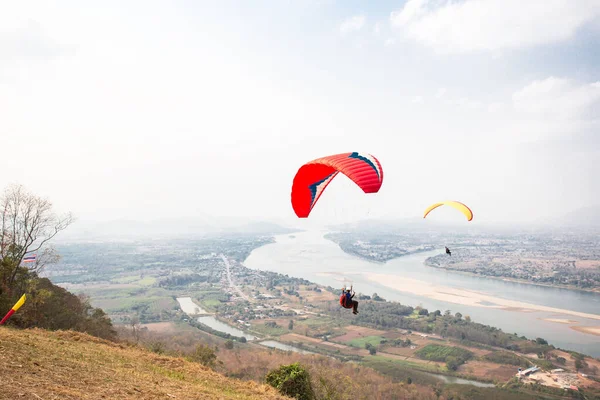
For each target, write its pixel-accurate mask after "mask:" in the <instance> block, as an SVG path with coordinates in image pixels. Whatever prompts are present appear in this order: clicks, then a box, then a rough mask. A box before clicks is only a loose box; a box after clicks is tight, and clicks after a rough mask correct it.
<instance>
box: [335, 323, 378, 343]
mask: <svg viewBox="0 0 600 400" xmlns="http://www.w3.org/2000/svg"><path fill="white" fill-rule="evenodd" d="M344 329H345V330H346V331H347V333H346V334H345V335H342V336H338V337H336V338H335V341H336V342H349V341H351V340H354V339H358V338H363V337H366V336H383V335H385V334H386V331H380V330H377V329H371V328H365V327H362V326H347V327H345V328H344Z"/></svg>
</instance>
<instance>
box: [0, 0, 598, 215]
mask: <svg viewBox="0 0 600 400" xmlns="http://www.w3.org/2000/svg"><path fill="white" fill-rule="evenodd" d="M476 3H477V4H479V5H477V4H476ZM599 48H600V3H599V2H597V1H579V2H572V1H569V0H553V1H550V2H530V3H527V4H524V3H522V2H517V1H516V0H502V1H501V0H479V1H478V2H475V1H474V0H462V1H456V2H439V1H432V0H407V1H404V0H400V1H388V0H385V1H381V2H377V3H376V4H372V3H367V2H364V1H358V0H348V1H341V0H337V1H336V0H302V1H296V2H293V1H262V0H259V1H255V2H252V4H250V3H249V2H242V1H229V0H224V1H221V2H218V3H217V2H208V1H201V2H193V3H192V2H182V1H178V2H171V3H164V2H156V1H151V2H141V1H130V2H127V3H122V2H116V1H106V2H102V4H96V3H90V2H79V1H74V0H64V1H58V2H54V3H52V4H50V3H45V2H42V1H34V2H33V3H31V2H28V3H26V4H25V3H23V4H21V3H14V2H8V1H5V2H3V12H2V13H1V14H0V108H1V109H2V116H0V129H1V131H2V133H1V138H2V145H3V148H4V149H6V150H7V151H5V152H4V153H5V154H3V156H2V157H0V169H1V170H2V174H1V175H0V189H3V188H4V187H6V186H7V185H8V184H10V183H14V182H16V183H21V184H23V185H24V186H26V187H27V188H28V189H29V190H31V191H32V192H34V193H36V194H38V195H41V196H44V197H48V198H49V199H50V200H51V201H52V202H53V203H54V204H55V206H56V209H57V211H72V212H73V213H74V214H75V215H76V216H77V217H78V218H79V221H80V222H82V223H83V222H86V221H87V222H90V223H91V221H114V220H134V221H138V220H139V221H152V220H160V219H172V218H204V217H207V216H211V217H212V216H214V217H232V218H234V219H239V218H246V219H250V220H267V221H279V222H281V223H286V224H288V225H289V224H299V226H302V224H305V225H307V226H308V225H309V224H310V223H312V222H314V223H316V224H320V223H322V224H331V223H343V222H349V221H355V220H363V219H370V218H413V217H414V218H418V217H421V216H422V212H423V210H424V209H425V207H427V206H428V205H429V204H431V203H434V202H437V201H440V200H447V199H451V200H459V201H462V202H464V203H466V204H468V205H469V206H470V207H471V209H472V210H473V212H474V215H475V218H474V220H473V222H472V223H473V224H474V226H476V225H477V224H479V223H484V224H494V223H497V224H507V223H511V222H515V221H517V222H523V223H531V224H533V223H537V222H539V221H543V220H548V219H551V218H555V217H559V216H562V215H564V214H568V213H569V212H572V211H576V210H579V209H581V208H585V207H598V206H600V203H599V201H598V200H597V199H598V198H599V197H600V196H599V195H600V179H598V177H597V176H596V175H597V172H596V173H594V172H593V171H598V166H597V165H596V164H597V162H598V160H600V157H599V156H600V137H599V136H598V132H600V52H599V51H598V49H599ZM350 151H359V152H364V153H370V154H373V155H374V156H375V157H377V158H378V159H379V161H380V162H381V164H382V167H383V170H384V180H383V186H382V188H381V190H380V192H379V193H377V194H370V195H365V194H364V193H362V191H361V190H360V189H358V188H357V187H356V186H354V185H353V184H352V183H351V182H350V181H349V179H347V178H346V177H345V176H341V175H340V176H338V177H337V178H336V179H335V180H334V181H333V182H332V184H331V185H330V186H329V187H328V188H327V190H326V192H325V193H324V195H323V196H322V197H321V199H320V200H319V202H318V203H317V205H316V206H315V208H314V210H313V212H312V214H311V215H310V216H309V220H311V221H301V220H298V218H296V216H295V214H294V212H293V210H292V207H291V204H290V191H291V185H292V180H293V177H294V175H295V173H296V171H297V170H298V168H299V167H300V166H301V165H302V164H303V163H305V162H307V161H310V160H312V159H314V158H318V157H321V156H324V155H328V154H337V153H343V152H350ZM435 212H436V215H435V218H436V219H437V218H439V219H440V221H451V222H457V223H460V222H461V218H463V217H462V215H456V214H454V212H453V211H452V210H445V209H443V208H440V209H438V210H436V211H435ZM432 217H434V214H433V213H432V214H430V216H429V217H428V218H432ZM74 226H75V225H74Z"/></svg>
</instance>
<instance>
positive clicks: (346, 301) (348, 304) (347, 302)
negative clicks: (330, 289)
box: [340, 286, 358, 314]
mask: <svg viewBox="0 0 600 400" xmlns="http://www.w3.org/2000/svg"><path fill="white" fill-rule="evenodd" d="M350 291H352V294H350ZM354 294H355V293H354V290H352V286H350V289H347V290H346V288H342V295H341V296H340V305H341V306H342V307H344V308H352V309H353V310H352V314H358V301H356V300H354V299H353V298H354Z"/></svg>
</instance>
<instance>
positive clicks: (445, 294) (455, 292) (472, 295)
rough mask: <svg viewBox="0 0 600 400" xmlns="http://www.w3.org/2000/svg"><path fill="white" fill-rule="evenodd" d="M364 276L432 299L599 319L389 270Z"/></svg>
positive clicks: (393, 287) (598, 316)
mask: <svg viewBox="0 0 600 400" xmlns="http://www.w3.org/2000/svg"><path fill="white" fill-rule="evenodd" d="M364 277H365V278H366V279H368V280H370V281H372V282H375V283H378V284H380V285H382V286H386V287H389V288H392V289H395V290H399V291H402V292H407V293H412V294H415V295H419V296H425V297H428V298H430V299H435V300H439V301H445V302H449V303H455V304H462V305H467V306H475V307H484V308H500V309H506V310H511V311H521V312H531V311H545V312H551V313H555V314H563V315H573V316H576V317H581V318H588V319H595V320H599V321H600V315H597V314H589V313H583V312H579V311H572V310H566V309H561V308H555V307H548V306H543V305H538V304H530V303H525V302H520V301H518V300H508V299H502V298H499V297H494V296H490V295H487V294H484V293H479V292H475V291H472V290H465V289H455V288H451V287H446V286H440V285H434V284H429V283H427V282H423V281H419V280H416V279H410V278H406V277H399V276H395V275H389V274H368V275H365V276H364ZM551 322H556V321H551Z"/></svg>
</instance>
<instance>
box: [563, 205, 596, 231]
mask: <svg viewBox="0 0 600 400" xmlns="http://www.w3.org/2000/svg"><path fill="white" fill-rule="evenodd" d="M554 222H555V223H560V224H564V225H566V226H577V227H586V228H600V205H596V206H591V207H583V208H579V209H577V210H574V211H571V212H569V213H567V214H565V215H563V216H561V217H559V218H557V219H556V220H555V221H554Z"/></svg>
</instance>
